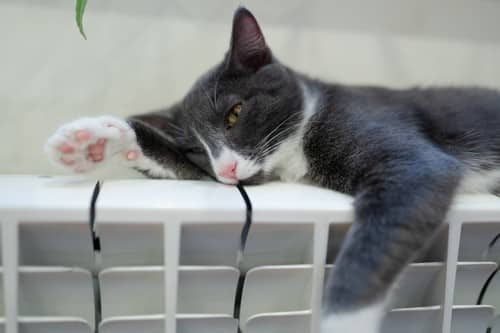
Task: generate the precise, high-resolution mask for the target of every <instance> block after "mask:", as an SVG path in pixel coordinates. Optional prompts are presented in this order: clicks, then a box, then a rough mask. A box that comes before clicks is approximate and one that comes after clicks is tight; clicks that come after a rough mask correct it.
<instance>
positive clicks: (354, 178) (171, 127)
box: [131, 8, 500, 313]
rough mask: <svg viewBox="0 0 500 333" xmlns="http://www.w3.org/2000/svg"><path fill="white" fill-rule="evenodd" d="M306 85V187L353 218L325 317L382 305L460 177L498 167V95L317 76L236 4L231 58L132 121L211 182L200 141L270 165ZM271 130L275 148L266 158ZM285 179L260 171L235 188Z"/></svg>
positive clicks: (159, 149) (149, 141)
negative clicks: (294, 62)
mask: <svg viewBox="0 0 500 333" xmlns="http://www.w3.org/2000/svg"><path fill="white" fill-rule="evenodd" d="M301 84H304V85H305V86H306V87H307V88H308V89H309V90H310V91H314V92H315V93H317V94H318V96H319V100H318V104H317V106H316V109H315V113H314V115H313V117H312V118H311V119H310V121H309V123H308V124H307V126H306V131H305V135H304V138H303V150H304V153H305V157H306V159H307V167H308V168H307V174H306V175H305V177H304V180H306V181H309V182H312V183H314V184H317V185H319V186H322V187H326V188H329V189H332V190H336V191H341V192H344V193H348V194H351V195H354V196H355V222H354V224H353V226H352V228H351V230H350V231H349V233H348V235H347V237H346V240H345V243H344V244H343V247H342V249H341V252H340V255H339V256H338V259H337V262H336V269H335V271H334V272H333V273H332V274H331V276H330V277H329V278H328V281H327V285H326V297H325V311H326V312H327V313H331V312H343V311H351V310H356V309H360V308H362V307H364V306H367V305H370V304H373V303H375V302H379V301H380V300H382V299H383V298H384V297H385V296H386V295H387V292H388V290H389V289H390V287H391V285H392V284H393V283H394V281H395V279H396V278H397V276H398V275H399V273H400V272H401V270H402V269H403V268H404V267H405V265H406V264H407V263H408V262H410V261H411V260H412V259H413V258H414V257H415V255H416V254H417V253H418V251H419V250H420V249H422V248H423V247H424V246H425V245H426V242H427V241H428V240H429V239H431V238H432V235H433V234H434V233H435V232H436V230H437V229H438V228H439V226H440V224H441V223H442V222H443V219H444V216H445V214H446V212H447V210H448V208H449V205H450V202H451V200H452V198H453V196H454V194H455V192H456V189H457V188H458V186H459V184H460V182H461V180H462V179H463V177H464V175H465V174H466V173H467V172H469V171H478V170H481V171H488V170H493V169H498V168H500V94H499V93H498V92H496V91H492V90H486V89H480V88H432V89H420V88H413V89H405V90H392V89H385V88H379V87H359V86H344V85H338V84H328V83H324V82H321V81H317V80H313V79H310V78H308V77H306V76H304V75H302V74H298V73H296V72H294V71H293V70H291V69H290V68H288V67H286V66H284V65H282V64H281V63H280V62H279V61H278V60H277V59H275V58H274V57H273V55H272V54H271V51H270V50H269V48H268V47H267V45H266V43H265V40H264V37H263V35H262V33H261V31H260V28H259V27H258V25H257V22H256V21H255V19H254V18H253V16H252V14H250V12H248V11H247V10H246V9H244V8H240V9H238V10H237V12H236V14H235V18H234V22H233V35H232V39H231V48H230V50H229V52H228V54H227V55H226V57H225V59H224V60H223V61H222V62H221V63H220V64H218V65H217V66H215V67H214V69H212V70H211V71H209V72H208V73H207V74H205V75H204V76H203V77H201V78H200V79H199V81H198V82H197V83H196V84H195V85H194V86H193V88H192V89H191V91H189V92H188V94H187V95H186V97H185V98H184V99H183V101H182V102H181V103H180V104H178V105H176V106H175V107H174V108H172V109H170V110H167V111H163V112H159V113H155V114H153V115H151V114H149V115H143V116H136V117H133V118H132V120H131V122H132V124H133V126H134V128H135V129H136V131H137V135H138V139H139V143H140V145H141V147H142V148H143V149H144V151H145V154H146V155H147V156H149V157H150V158H153V159H155V160H157V161H160V162H161V163H163V164H164V165H165V166H166V167H169V168H174V169H175V170H176V171H177V173H178V175H179V176H180V177H181V178H192V179H199V178H201V177H203V175H204V174H206V175H210V176H212V177H213V176H214V172H213V170H212V169H211V166H210V163H209V159H208V156H207V153H206V151H205V150H204V149H203V146H202V145H201V143H200V141H199V140H198V138H197V135H196V133H198V134H199V136H201V137H203V138H204V140H206V141H207V142H208V145H209V146H210V148H211V150H213V152H214V154H219V153H220V149H221V144H220V142H223V144H224V145H227V146H228V147H231V148H232V149H233V150H235V151H237V152H239V153H240V154H242V155H244V156H246V157H251V156H254V157H253V158H254V159H255V160H256V161H257V162H258V163H259V164H263V163H264V162H265V161H266V159H267V158H268V157H269V156H271V155H272V154H273V153H274V152H275V150H276V149H277V148H278V147H279V142H281V141H283V140H284V139H286V138H288V137H290V136H291V135H293V134H294V133H296V131H297V128H298V126H299V124H300V123H301V121H302V119H303V117H304V115H303V108H304V105H305V103H306V101H305V100H304V97H303V93H302V90H301V86H300V85H301ZM236 102H242V104H243V111H242V114H241V116H240V119H239V121H238V123H237V124H236V125H235V126H234V128H232V129H231V130H227V129H226V124H225V122H224V121H225V116H226V114H227V112H228V110H229V108H230V107H231V106H232V105H234V104H235V103H236ZM137 119H139V120H141V121H140V122H137V121H135V122H134V120H137ZM141 128H142V129H141ZM276 128H278V129H277V130H275V129H276ZM273 130H275V135H273V136H272V137H273V140H274V141H273V142H270V143H268V147H274V148H273V149H271V150H265V151H259V149H258V147H259V146H261V144H262V140H263V138H265V137H266V136H267V135H269V134H270V133H271V132H272V131H273ZM162 133H163V134H162ZM167 156H169V157H167ZM172 156H173V157H172ZM172 161H174V162H172ZM201 170H203V171H201ZM279 176H280V175H279V173H276V172H268V173H266V172H263V171H260V172H259V173H258V174H256V175H254V176H253V177H251V178H249V179H241V180H240V181H241V182H243V183H261V182H265V181H269V180H271V179H274V178H279Z"/></svg>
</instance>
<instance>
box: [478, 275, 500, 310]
mask: <svg viewBox="0 0 500 333" xmlns="http://www.w3.org/2000/svg"><path fill="white" fill-rule="evenodd" d="M499 270H500V267H497V269H495V270H494V271H493V273H491V274H490V276H489V277H488V279H487V280H486V282H485V283H484V285H483V287H482V288H481V292H480V293H479V297H478V298H477V302H476V305H482V303H483V298H484V295H485V294H486V292H487V291H488V288H489V286H490V284H491V281H493V278H494V277H495V275H497V273H498V271H499Z"/></svg>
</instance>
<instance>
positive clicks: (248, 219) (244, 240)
mask: <svg viewBox="0 0 500 333" xmlns="http://www.w3.org/2000/svg"><path fill="white" fill-rule="evenodd" d="M237 187H238V190H239V191H240V194H241V196H242V197H243V201H245V205H246V210H247V211H246V219H245V225H244V226H243V229H242V230H241V236H240V251H241V253H242V254H243V251H244V250H245V246H246V245H247V240H248V233H249V232H250V226H251V225H252V202H251V201H250V198H249V197H248V194H247V192H246V191H245V188H244V187H243V185H241V184H238V185H237Z"/></svg>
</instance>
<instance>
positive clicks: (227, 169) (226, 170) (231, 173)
mask: <svg viewBox="0 0 500 333" xmlns="http://www.w3.org/2000/svg"><path fill="white" fill-rule="evenodd" d="M219 176H222V177H225V178H230V179H236V161H234V162H231V163H228V164H226V166H224V167H223V168H222V170H221V171H219Z"/></svg>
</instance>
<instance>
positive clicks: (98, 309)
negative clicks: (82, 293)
mask: <svg viewBox="0 0 500 333" xmlns="http://www.w3.org/2000/svg"><path fill="white" fill-rule="evenodd" d="M100 191H101V183H100V182H99V181H98V182H97V183H96V184H95V187H94V191H93V192H92V197H91V199H90V207H89V229H90V236H91V237H92V246H93V249H94V266H95V267H97V265H96V262H97V256H98V255H99V253H100V251H101V240H100V239H99V237H98V236H97V233H96V231H95V220H96V206H97V199H98V198H99V192H100ZM91 273H92V284H93V287H94V313H95V318H94V320H95V332H98V327H99V324H100V322H101V319H102V302H101V290H100V286H99V277H98V273H97V270H93V271H92V272H91Z"/></svg>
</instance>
